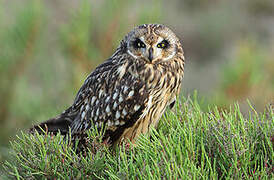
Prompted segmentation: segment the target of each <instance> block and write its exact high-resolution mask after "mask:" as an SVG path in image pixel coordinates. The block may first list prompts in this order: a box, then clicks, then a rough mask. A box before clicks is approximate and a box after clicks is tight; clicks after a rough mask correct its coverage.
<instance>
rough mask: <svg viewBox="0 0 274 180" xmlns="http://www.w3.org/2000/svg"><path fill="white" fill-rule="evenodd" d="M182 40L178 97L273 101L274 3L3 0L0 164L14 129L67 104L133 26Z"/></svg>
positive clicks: (258, 104)
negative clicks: (163, 30)
mask: <svg viewBox="0 0 274 180" xmlns="http://www.w3.org/2000/svg"><path fill="white" fill-rule="evenodd" d="M143 23H162V24H165V25H167V26H168V27H170V28H171V29H172V30H173V31H174V32H175V33H176V34H177V35H178V36H179V38H180V39H181V42H182V44H183V47H184V49H185V56H186V67H185V77H184V81H183V87H182V94H183V95H184V96H188V95H190V94H192V93H193V91H194V90H197V92H198V95H199V98H200V99H201V103H202V107H203V108H205V109H206V108H207V107H208V106H210V105H213V104H215V105H217V106H218V107H219V108H224V109H226V108H227V109H228V108H229V107H230V105H231V104H232V103H234V102H238V103H239V104H240V106H241V108H242V111H245V109H246V108H248V103H247V101H246V100H247V99H249V100H250V102H251V104H252V105H253V106H254V108H255V109H256V110H258V111H263V109H264V107H265V106H266V105H267V104H268V103H271V102H272V103H273V101H274V70H273V69H274V1H273V0H229V1H227V0H226V1H225V0H196V1H193V0H184V1H180V0H174V1H164V0H163V1H159V0H152V1H148V0H138V1H137V0H133V1H128V0H111V1H107V0H104V1H103V0H100V1H96V0H93V1H75V0H58V1H57V0H47V1H40V0H12V1H10V0H0V128H1V129H0V162H1V161H3V160H4V159H5V158H6V157H8V155H9V148H8V144H9V143H8V142H9V140H12V139H13V138H14V137H15V136H16V134H17V133H18V132H20V130H26V129H27V128H28V127H30V126H31V125H32V124H34V123H38V122H41V121H44V120H46V119H48V118H50V117H53V116H56V115H57V114H59V113H61V112H62V111H63V110H64V109H65V108H66V107H68V106H69V105H70V104H71V103H72V102H73V99H74V97H75V95H76V93H77V91H78V89H79V88H80V86H81V85H82V83H83V82H84V80H85V78H86V76H87V75H88V74H89V73H90V72H91V71H92V70H93V69H94V68H95V67H96V66H97V65H99V64H100V63H102V62H103V61H104V60H105V59H106V58H108V57H110V56H111V54H112V53H113V52H114V50H115V49H116V47H117V46H118V44H119V41H120V40H121V39H122V38H123V36H124V35H126V33H128V32H129V31H130V30H131V29H132V28H133V27H134V26H136V25H140V24H143Z"/></svg>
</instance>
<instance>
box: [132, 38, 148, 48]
mask: <svg viewBox="0 0 274 180" xmlns="http://www.w3.org/2000/svg"><path fill="white" fill-rule="evenodd" d="M133 46H134V47H135V48H136V49H137V48H145V47H146V45H145V43H143V42H142V41H141V40H140V39H136V40H135V41H134V42H133Z"/></svg>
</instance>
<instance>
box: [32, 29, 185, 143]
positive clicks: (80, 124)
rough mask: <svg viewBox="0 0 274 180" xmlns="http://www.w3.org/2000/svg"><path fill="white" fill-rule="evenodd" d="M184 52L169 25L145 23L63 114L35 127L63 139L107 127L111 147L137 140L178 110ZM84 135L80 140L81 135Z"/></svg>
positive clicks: (123, 43) (122, 45)
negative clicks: (171, 110) (168, 112)
mask: <svg viewBox="0 0 274 180" xmlns="http://www.w3.org/2000/svg"><path fill="white" fill-rule="evenodd" d="M184 62H185V58H184V52H183V48H182V46H181V43H180V41H179V39H178V38H177V37H176V35H175V34H174V33H173V32H172V31H171V30H170V29H169V28H168V27H166V26H164V25H161V24H144V25H140V26H138V27H136V28H134V29H133V30H132V31H131V32H129V33H128V34H127V35H126V36H125V37H124V39H123V40H122V41H121V42H120V45H119V47H118V48H117V49H116V51H115V52H114V53H113V55H112V56H111V57H110V58H109V59H107V60H106V61H105V62H103V63H102V64H101V65H99V66H98V67H97V68H95V70H94V71H93V72H92V73H91V74H90V75H89V76H88V77H87V79H86V80H85V82H84V84H83V86H82V87H81V88H80V90H79V91H78V93H77V95H76V98H75V100H74V102H73V104H72V105H71V106H70V107H69V108H68V109H66V110H65V111H64V112H63V113H62V114H60V115H59V116H57V117H55V118H52V119H50V120H48V121H46V122H43V123H41V124H40V125H36V126H34V127H33V128H31V131H34V130H37V131H38V132H41V129H44V130H47V131H48V132H52V133H57V132H60V133H61V134H63V135H66V134H68V133H69V132H70V131H71V135H72V137H73V136H78V135H79V134H85V133H86V131H87V130H88V129H90V128H97V129H98V130H101V129H102V128H103V127H104V128H105V131H104V132H105V133H104V135H103V136H104V137H103V139H108V141H109V142H110V144H112V145H117V144H121V143H122V142H124V141H125V140H130V141H131V142H132V143H134V142H135V140H136V138H137V137H138V136H139V135H140V134H146V133H148V131H149V129H150V128H151V127H156V126H157V124H158V123H159V120H160V118H161V116H162V114H163V113H164V111H165V109H166V108H167V107H168V106H171V107H172V106H173V105H174V103H175V100H176V97H178V95H179V92H180V87H181V84H182V78H183V75H184ZM78 137H79V136H78Z"/></svg>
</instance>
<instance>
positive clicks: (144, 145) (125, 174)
mask: <svg viewBox="0 0 274 180" xmlns="http://www.w3.org/2000/svg"><path fill="white" fill-rule="evenodd" d="M273 117H274V116H273V109H269V108H266V109H265V111H264V112H263V113H258V112H256V111H255V110H254V109H253V108H252V107H250V111H249V114H248V115H247V116H246V117H245V116H244V115H243V114H242V113H241V111H240V109H239V106H238V105H237V104H235V105H234V106H232V107H231V108H230V109H229V110H225V111H220V110H218V108H217V107H211V108H209V109H208V111H202V110H201V108H200V106H199V102H198V101H197V100H196V98H194V99H192V98H187V99H183V100H182V101H180V102H178V103H177V105H176V107H175V109H174V110H171V111H168V112H167V113H165V115H164V117H163V118H162V120H161V123H160V125H159V128H158V129H157V130H155V129H152V131H151V132H150V135H145V136H143V135H142V136H141V137H140V138H139V139H138V141H137V143H136V144H135V145H129V146H128V145H127V146H120V147H118V148H116V149H109V148H108V147H107V146H106V145H105V144H104V143H103V142H101V143H100V138H99V140H98V138H96V137H100V136H99V135H98V133H97V134H96V133H95V131H91V132H90V133H89V137H90V144H91V147H92V148H90V149H88V151H87V152H86V153H85V154H81V155H77V154H76V152H75V150H74V147H72V146H71V145H69V144H70V143H69V141H68V140H67V139H66V140H65V139H63V137H61V136H60V135H57V136H56V137H53V136H50V135H46V136H41V135H38V134H36V135H28V134H25V133H22V134H21V135H20V136H18V137H17V139H16V140H15V141H14V142H12V148H13V156H12V157H13V158H14V160H15V161H14V162H15V163H12V161H11V160H10V161H7V162H6V163H5V168H6V172H7V174H8V176H11V177H14V178H22V179H25V178H50V179H54V178H60V179H71V178H73V179H74V178H76V179H86V178H89V179H94V178H96V179H97V178H98V179H104V178H109V179H161V178H164V179H217V178H220V179H226V178H229V179H249V178H254V179H259V178H261V179H271V178H273V167H272V166H273V165H272V163H273V162H272V160H273V155H274V154H273V132H274V129H273Z"/></svg>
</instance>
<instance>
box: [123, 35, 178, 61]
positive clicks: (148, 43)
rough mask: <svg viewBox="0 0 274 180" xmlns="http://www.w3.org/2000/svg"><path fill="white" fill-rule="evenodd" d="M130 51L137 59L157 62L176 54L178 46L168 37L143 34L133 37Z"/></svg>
mask: <svg viewBox="0 0 274 180" xmlns="http://www.w3.org/2000/svg"><path fill="white" fill-rule="evenodd" d="M128 53H129V54H130V55H131V56H133V57H134V58H135V59H137V58H142V59H144V60H146V61H147V62H148V63H155V62H159V61H167V60H169V59H171V58H172V57H173V56H174V55H175V54H176V48H174V45H173V44H172V43H171V41H170V40H168V39H167V38H163V37H161V36H154V37H152V36H141V37H135V38H133V40H132V41H131V43H130V44H129V47H128Z"/></svg>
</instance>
